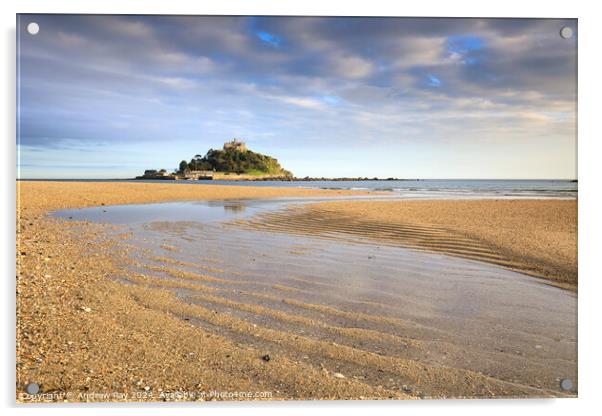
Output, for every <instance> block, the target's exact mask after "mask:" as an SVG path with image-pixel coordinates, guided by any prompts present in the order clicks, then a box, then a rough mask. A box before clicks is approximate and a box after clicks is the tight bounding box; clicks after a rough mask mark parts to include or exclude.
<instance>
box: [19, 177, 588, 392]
mask: <svg viewBox="0 0 602 416" xmlns="http://www.w3.org/2000/svg"><path fill="white" fill-rule="evenodd" d="M17 191H18V206H17V220H18V224H17V400H18V401H22V402H27V401H28V399H27V398H26V397H23V396H22V395H21V393H20V392H22V391H23V386H25V385H27V384H28V383H31V382H35V383H38V384H40V388H41V392H42V393H43V394H44V395H43V396H42V397H39V398H37V399H35V400H36V401H148V400H153V401H157V400H158V401H172V400H224V399H226V400H285V399H389V398H394V399H419V398H429V397H525V396H528V397H552V396H564V395H569V396H570V395H572V393H570V392H569V393H564V392H560V391H558V389H557V388H556V384H557V380H556V379H554V378H553V377H554V374H552V373H550V374H548V373H546V371H552V370H553V369H544V368H542V369H541V370H539V369H535V370H533V372H532V373H529V372H527V374H526V375H524V376H521V375H517V374H515V373H512V372H511V371H507V372H506V373H505V370H504V369H500V368H499V366H500V364H499V363H500V361H499V360H500V357H502V358H503V359H507V360H509V361H512V362H513V363H515V364H513V365H515V366H516V367H517V368H519V367H521V366H523V363H524V362H526V361H525V360H529V359H536V358H537V357H538V355H537V354H541V351H542V350H543V351H546V349H547V348H553V346H554V345H555V344H554V343H555V342H560V341H562V342H565V341H564V340H563V339H562V336H561V335H558V336H556V338H554V337H552V338H553V339H552V338H550V339H549V340H547V341H546V342H549V344H542V345H543V347H542V345H539V344H538V345H535V344H536V343H535V342H533V345H535V346H534V348H536V347H537V348H536V349H534V350H533V351H528V352H524V351H496V352H495V354H494V353H489V352H487V353H485V352H484V353H483V355H482V358H483V359H484V361H483V362H486V363H487V365H486V366H484V367H478V368H477V367H475V364H474V363H470V362H467V354H466V353H465V352H464V353H463V351H465V350H464V348H467V347H465V346H462V345H456V344H453V342H451V341H450V340H452V338H449V340H448V338H446V337H447V335H445V334H441V333H439V332H437V331H435V330H434V329H432V328H429V327H425V326H424V325H422V324H421V325H416V324H413V323H412V322H411V321H410V320H402V319H398V318H395V317H390V316H388V315H387V314H386V313H383V314H382V315H375V314H374V311H376V310H380V309H383V308H384V306H383V305H380V304H379V305H376V306H374V305H372V304H370V303H369V302H366V308H367V309H366V311H365V312H362V311H361V310H360V309H359V308H358V309H355V310H347V309H346V308H345V307H343V306H341V307H340V308H334V307H332V306H326V305H320V304H318V303H315V304H314V303H310V302H308V301H307V300H306V299H305V298H304V296H311V292H310V293H309V294H306V293H305V292H307V291H308V290H309V289H308V288H312V287H314V286H312V284H313V283H314V282H309V283H307V285H306V283H303V282H301V283H303V285H301V286H298V287H292V286H285V285H281V284H279V283H278V284H276V283H274V284H272V283H270V285H269V286H270V288H269V289H270V291H269V292H267V291H265V290H263V289H262V288H260V287H259V286H260V285H259V283H258V282H257V281H250V282H249V281H247V280H244V279H243V278H241V277H240V276H237V275H236V274H235V273H230V274H228V273H227V271H224V270H220V267H221V266H220V265H218V264H216V265H213V266H211V264H213V263H212V260H215V259H212V258H211V256H208V258H207V259H206V262H205V263H204V264H201V263H194V264H188V263H186V262H184V261H182V260H177V259H175V257H174V256H175V255H176V254H177V248H172V247H171V246H169V245H166V244H163V243H162V247H163V250H164V255H163V256H162V257H161V258H153V259H154V261H155V263H152V264H151V263H146V264H145V265H144V266H145V267H146V270H147V272H145V273H142V272H140V271H139V270H138V269H135V268H134V267H133V266H139V265H137V264H134V263H136V261H135V260H132V256H130V254H131V253H132V252H134V250H135V249H134V248H133V247H132V246H131V245H130V244H129V242H128V235H127V233H126V232H123V233H122V232H121V230H120V229H119V227H115V226H113V225H102V224H95V223H90V222H77V221H72V222H68V221H64V220H61V219H57V218H53V217H50V216H48V213H49V212H50V211H53V210H57V209H63V208H79V207H93V206H102V205H104V206H107V207H109V206H112V205H117V204H137V203H150V202H166V201H195V200H224V199H242V198H270V197H284V196H286V197H310V196H314V197H315V196H332V195H338V196H341V195H351V194H354V193H353V192H346V191H332V190H308V189H296V188H268V187H250V186H244V187H243V186H241V187H236V186H216V185H205V186H204V185H188V184H182V185H180V184H144V183H139V184H135V183H86V182H26V181H21V182H18V183H17ZM243 222H246V224H247V226H248V227H250V228H252V229H257V230H263V231H266V230H269V231H277V232H279V233H286V234H291V235H296V234H299V235H308V234H309V235H312V236H320V235H325V236H327V237H328V238H330V239H331V238H333V237H332V235H331V233H333V232H336V233H338V234H340V235H341V236H343V237H345V236H352V237H353V236H360V237H362V238H367V239H371V240H376V241H379V244H383V245H389V244H390V245H392V246H396V245H401V246H405V247H409V248H411V249H417V250H419V251H426V252H430V251H433V252H438V253H442V254H448V255H450V256H454V257H458V258H467V259H471V260H478V261H479V262H484V263H487V264H488V265H487V266H484V267H485V268H484V269H483V270H484V271H485V272H487V273H490V272H491V273H493V272H495V268H496V267H497V266H498V265H499V266H502V267H504V268H506V269H511V270H520V271H522V272H525V273H528V274H532V275H535V276H538V277H543V278H544V279H547V281H550V282H553V283H555V284H559V285H563V286H565V287H568V288H574V287H575V285H576V280H577V266H576V202H574V201H551V200H545V201H411V202H409V201H407V202H406V201H404V202H399V201H382V202H381V201H353V202H326V203H319V204H311V205H306V206H303V207H300V208H295V209H291V210H284V211H281V212H278V213H273V214H266V215H263V216H260V217H259V218H256V219H252V220H251V221H243ZM240 225H241V227H242V228H241V229H243V228H244V225H243V224H242V222H241V224H240ZM160 226H161V224H159V225H157V227H160ZM170 231H173V230H171V229H170ZM203 232H205V231H203ZM176 234H177V235H178V236H182V235H183V234H181V233H179V234H178V233H176ZM336 238H339V237H338V236H336ZM234 243H236V242H234ZM234 243H233V244H234ZM306 249H307V248H304V247H300V248H299V249H298V253H293V254H295V255H297V254H298V255H302V253H303V250H306ZM360 250H361V248H360ZM408 255H409V256H411V252H410V253H409V254H408ZM253 260H254V259H253ZM130 266H132V267H130ZM226 266H227V265H226ZM479 270H480V269H479ZM164 275H171V277H173V279H169V280H168V279H164V278H161V276H164ZM512 276H514V275H512ZM298 280H299V279H298ZM517 284H522V283H517ZM525 284H526V285H533V284H532V283H530V282H527V283H525ZM278 285H279V287H278ZM542 286H544V285H542ZM224 288H225V289H224ZM186 290H194V292H193V293H194V296H193V297H192V298H194V300H195V302H191V303H186V302H183V301H182V300H181V299H180V298H178V296H176V294H174V293H179V292H177V291H180V292H182V293H183V292H184V291H186ZM274 290H275V292H274ZM312 290H315V289H312ZM547 290H553V291H560V289H557V288H549V289H547ZM174 291H176V292H174ZM304 291H305V292H304ZM225 292H228V294H229V295H228V296H223V295H222V294H223V293H225ZM186 293H188V292H186ZM286 293H290V296H288V295H286ZM315 293H316V294H318V292H315ZM542 293H544V294H545V293H547V292H545V291H544V292H542ZM551 293H552V292H551ZM553 293H556V292H553ZM295 296H297V297H295ZM251 297H253V298H254V299H255V300H257V299H260V300H261V302H263V303H261V302H260V303H254V304H251V303H246V302H249V301H248V299H250V298H251ZM243 299H244V300H243ZM542 303H545V299H543V300H542ZM271 304H274V307H270V306H262V305H271ZM276 305H279V306H276ZM385 306H386V305H385ZM220 308H230V309H232V310H234V309H236V311H237V314H238V315H237V314H232V313H230V312H228V313H222V309H220ZM295 308H296V309H295ZM379 308H380V309H379ZM230 309H229V310H230ZM294 310H295V311H296V310H304V311H307V312H304V313H301V312H298V313H293V312H292V311H294ZM245 314H252V315H254V316H257V317H259V319H258V320H256V321H254V320H249V319H243V318H241V316H247V315H245ZM324 316H327V317H328V319H326V318H324ZM266 322H267V323H269V324H267V323H266ZM214 328H217V330H213V329H214ZM289 328H307V331H306V332H294V331H291V330H289ZM316 328H318V329H319V332H318V335H319V336H318V335H315V332H312V329H316ZM324 334H328V335H327V336H326V335H324ZM452 335H453V334H452ZM452 335H449V337H452ZM559 340H560V341H559ZM528 342H532V341H531V340H529V341H528ZM538 342H539V341H538ZM571 345H572V344H571ZM571 348H572V347H571ZM429 354H432V355H435V356H437V357H439V358H436V359H435V358H432V359H429V358H425V357H427V356H428V355H429ZM468 356H470V354H469V355H468ZM565 361H566V360H565ZM548 367H549V366H548ZM544 373H545V377H544V376H542V374H544ZM519 377H523V378H522V379H519ZM191 392H196V395H191ZM201 393H202V394H201ZM101 394H109V396H102V395H101Z"/></svg>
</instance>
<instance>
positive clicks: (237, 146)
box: [224, 139, 247, 152]
mask: <svg viewBox="0 0 602 416" xmlns="http://www.w3.org/2000/svg"><path fill="white" fill-rule="evenodd" d="M228 149H234V150H238V151H239V152H246V151H247V146H246V145H245V143H244V142H239V141H238V140H236V139H232V141H229V142H226V143H224V150H228Z"/></svg>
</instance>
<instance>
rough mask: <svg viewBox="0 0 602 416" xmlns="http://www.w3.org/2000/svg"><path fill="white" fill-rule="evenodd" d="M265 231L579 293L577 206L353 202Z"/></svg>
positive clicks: (310, 209)
mask: <svg viewBox="0 0 602 416" xmlns="http://www.w3.org/2000/svg"><path fill="white" fill-rule="evenodd" d="M251 223H252V225H253V226H254V227H256V228H258V229H266V230H267V229H269V230H272V231H281V232H293V233H301V234H309V235H314V236H319V235H324V236H329V235H332V233H335V234H336V235H337V236H339V237H341V236H344V235H348V236H349V235H351V236H363V237H370V238H373V239H376V240H379V241H381V242H387V243H390V244H395V245H401V246H404V247H410V248H414V249H418V250H426V251H434V252H441V253H445V254H448V255H452V256H458V257H463V258H470V259H474V260H479V261H484V262H489V263H493V264H497V265H500V266H502V267H505V268H508V269H511V270H517V271H520V272H522V273H526V274H529V275H532V276H537V277H542V278H544V279H546V281H548V282H549V283H550V284H554V285H557V286H561V287H564V288H568V289H571V290H576V287H577V202H576V201H574V200H470V201H466V200H439V201H345V202H324V203H320V204H312V205H307V206H304V207H303V208H293V209H289V210H287V211H281V212H276V213H269V214H267V215H264V216H262V217H261V218H257V219H256V220H254V221H252V222H251Z"/></svg>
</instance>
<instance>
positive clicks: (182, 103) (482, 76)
mask: <svg viewBox="0 0 602 416" xmlns="http://www.w3.org/2000/svg"><path fill="white" fill-rule="evenodd" d="M31 22H36V23H38V25H39V32H38V33H37V34H36V35H31V34H29V33H28V32H27V25H28V24H29V23H31ZM565 26H569V27H571V28H572V29H573V33H574V35H573V37H572V38H569V39H564V38H562V37H561V36H560V34H559V33H560V30H561V28H563V27H565ZM17 31H18V36H17V43H18V45H17V55H18V56H17V60H18V73H17V77H18V83H17V86H18V91H17V93H18V94H17V98H18V108H17V136H18V137H17V146H18V161H17V167H18V175H19V177H20V178H40V179H44V178H48V179H56V178H98V179H101V178H129V177H133V176H136V175H139V174H141V173H142V172H143V171H144V170H145V169H161V168H165V169H168V170H172V169H175V168H177V166H178V164H179V162H180V161H181V160H182V159H186V160H190V159H191V158H192V157H193V156H194V155H196V154H201V155H204V154H205V153H206V152H207V150H208V149H210V148H221V146H222V145H223V143H224V142H225V141H228V140H230V139H232V138H238V139H239V140H242V141H244V142H246V144H247V146H248V147H249V148H250V149H251V150H254V151H257V152H260V153H264V154H267V155H270V156H272V157H275V158H277V159H278V160H279V162H280V163H281V165H282V166H283V167H284V168H285V169H288V170H290V171H292V172H293V173H294V174H295V175H296V176H298V177H304V176H315V177H358V176H360V177H364V176H367V177H381V178H387V177H398V178H424V179H428V178H449V179H454V178H483V179H517V178H521V179H574V178H576V146H577V143H576V117H577V113H576V85H577V78H576V77H577V76H576V60H577V22H576V20H571V19H567V20H556V19H550V20H543V19H447V18H348V17H338V18H337V17H335V18H321V17H249V16H246V17H245V16H221V17H217V16H117V15H115V16H113V15H105V16H94V15H85V16H83V15H20V16H19V17H18V27H17Z"/></svg>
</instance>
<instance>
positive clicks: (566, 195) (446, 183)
mask: <svg viewBox="0 0 602 416" xmlns="http://www.w3.org/2000/svg"><path fill="white" fill-rule="evenodd" d="M65 181H89V182H138V183H139V182H147V183H162V184H182V183H186V184H198V185H233V186H280V187H288V188H306V189H335V190H358V191H368V192H370V191H372V192H379V193H381V192H390V193H391V194H392V196H393V195H394V196H395V197H397V198H407V199H480V198H487V199H490V198H512V199H514V198H527V199H576V198H577V185H578V184H577V182H576V181H572V180H482V179H411V180H360V181H349V180H345V181H223V180H213V181H167V180H120V179H114V180H91V179H86V180H82V179H73V180H65Z"/></svg>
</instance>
